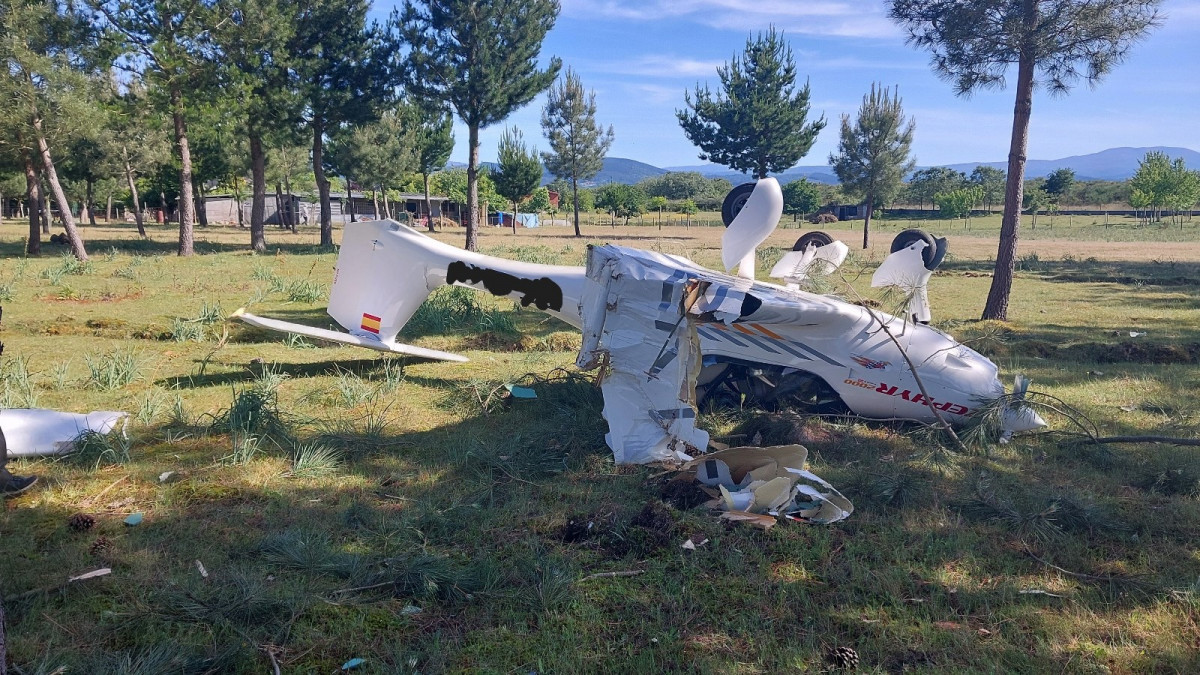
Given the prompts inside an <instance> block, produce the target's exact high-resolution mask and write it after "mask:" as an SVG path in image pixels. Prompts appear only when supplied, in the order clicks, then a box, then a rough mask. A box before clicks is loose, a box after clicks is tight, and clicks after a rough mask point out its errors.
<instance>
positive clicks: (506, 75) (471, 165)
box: [392, 0, 562, 251]
mask: <svg viewBox="0 0 1200 675" xmlns="http://www.w3.org/2000/svg"><path fill="white" fill-rule="evenodd" d="M558 10H559V5H558V2H557V1H556V0H511V1H510V2H503V3H501V2H493V1H490V0H408V1H407V2H405V3H404V8H403V10H402V11H400V12H398V13H396V14H394V15H393V22H392V23H393V25H394V26H395V27H396V30H397V34H398V36H399V38H400V40H401V42H402V43H403V44H404V45H406V46H407V47H408V49H409V52H408V66H409V67H408V68H407V69H406V71H405V80H404V84H405V88H406V89H407V91H408V92H409V93H411V94H413V95H415V96H418V97H420V98H423V99H427V100H434V101H445V102H446V103H447V104H449V105H450V107H451V108H453V109H454V111H455V112H456V113H457V114H458V117H459V119H461V120H462V121H463V123H464V124H466V125H467V134H468V138H467V148H468V159H467V210H468V216H467V241H466V248H467V250H469V251H474V250H476V248H478V233H477V227H478V223H477V218H478V210H479V189H478V182H477V181H478V175H479V130H480V129H483V128H486V127H489V126H491V125H493V124H496V123H497V122H500V121H502V120H504V118H506V117H508V115H509V114H510V113H512V112H513V111H514V110H516V109H517V108H520V107H521V106H523V105H525V104H526V103H529V102H530V101H531V100H533V97H534V96H537V95H538V94H539V93H541V92H542V91H544V90H545V89H546V88H547V87H549V86H550V84H551V83H552V82H554V78H555V77H557V76H558V71H559V69H560V68H561V67H562V62H561V61H560V60H559V59H558V58H557V57H555V58H552V59H550V63H549V65H548V67H547V68H545V69H544V70H543V69H541V68H539V67H538V57H539V55H540V53H541V49H542V40H543V39H544V38H545V37H546V33H547V32H549V31H550V29H551V28H552V27H554V22H555V20H556V19H557V18H558Z"/></svg>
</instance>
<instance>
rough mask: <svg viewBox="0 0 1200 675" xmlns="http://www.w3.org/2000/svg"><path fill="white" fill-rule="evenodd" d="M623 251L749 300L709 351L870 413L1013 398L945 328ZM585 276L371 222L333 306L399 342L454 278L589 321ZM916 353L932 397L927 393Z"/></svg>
mask: <svg viewBox="0 0 1200 675" xmlns="http://www.w3.org/2000/svg"><path fill="white" fill-rule="evenodd" d="M616 248H619V249H620V250H621V251H622V252H623V253H624V254H627V255H630V256H635V257H638V258H639V259H643V260H645V261H647V262H648V263H650V264H653V265H656V266H658V267H659V268H661V269H664V270H668V271H669V273H670V275H671V276H677V277H679V278H694V279H698V280H701V281H707V282H709V284H710V285H711V288H713V289H714V292H716V293H720V292H721V289H728V290H729V291H730V292H736V293H739V294H742V295H744V296H746V297H747V298H748V299H747V300H745V301H744V302H743V303H742V305H741V307H742V313H741V314H740V316H737V317H736V318H730V317H725V319H726V320H725V321H721V320H716V319H713V318H711V317H708V318H706V317H704V316H700V317H698V323H697V332H698V334H699V336H700V340H701V351H702V353H703V354H704V356H705V357H710V356H712V357H717V358H721V359H728V360H734V361H738V362H742V363H757V364H763V365H771V366H779V367H782V368H785V369H796V370H802V371H806V372H809V373H812V374H814V375H817V376H819V377H821V378H822V379H823V380H824V381H825V382H826V383H827V384H828V385H829V386H830V387H831V388H833V389H834V390H835V391H836V392H837V393H838V394H839V395H840V396H841V398H842V400H843V401H844V402H845V404H846V405H847V406H848V407H849V408H850V409H851V410H852V411H854V412H855V413H857V414H859V415H862V416H864V417H870V418H875V419H911V420H919V421H925V422H931V421H934V419H935V414H934V412H933V411H932V410H931V407H933V408H936V409H937V410H938V411H939V412H940V413H941V414H942V415H943V416H944V417H946V418H947V419H948V420H950V421H954V422H960V421H962V420H963V419H964V418H965V417H966V416H967V415H968V414H970V412H971V411H973V410H974V409H975V408H976V407H978V406H979V405H981V404H983V403H986V402H989V401H993V400H995V399H996V398H998V397H999V396H1002V395H1003V394H1004V387H1003V385H1001V383H1000V381H999V379H998V378H997V368H996V366H995V364H993V363H992V362H991V361H990V360H988V359H987V358H985V357H983V356H982V355H980V354H978V353H977V352H975V351H974V350H972V349H970V348H968V347H966V346H964V345H962V344H959V343H958V342H956V341H955V340H954V339H953V338H951V337H950V336H948V335H946V334H945V333H943V332H941V331H939V330H937V329H935V328H931V327H929V326H926V325H921V324H914V323H911V322H907V323H906V322H904V321H903V320H901V319H899V318H896V317H893V316H891V315H888V314H883V313H881V312H878V311H872V310H868V309H866V308H864V307H861V306H858V305H854V304H851V303H848V302H846V301H844V300H841V299H839V298H836V297H833V296H827V295H817V294H813V293H807V292H804V291H800V290H794V289H789V288H784V287H782V286H778V285H775V284H769V283H763V282H756V281H751V280H748V279H743V278H738V277H734V276H730V275H727V274H722V273H720V272H715V271H712V270H709V269H706V268H704V267H701V266H699V265H697V264H695V263H693V262H691V261H689V260H687V259H685V258H681V257H677V256H670V255H664V254H660V253H654V252H650V251H644V250H640V249H623V248H620V247H616ZM584 281H585V274H584V268H582V267H568V266H558V265H539V264H534V263H525V262H519V261H512V260H506V259H503V258H496V257H493V256H487V255H482V254H479V253H473V252H469V251H464V250H462V249H458V248H455V247H453V246H449V245H447V244H443V243H441V242H439V241H437V240H435V239H432V238H430V237H427V236H425V235H423V234H421V233H419V232H417V231H415V230H413V229H411V228H408V227H405V226H403V225H400V224H398V223H394V222H389V221H372V222H364V223H357V224H354V225H350V226H348V227H347V229H346V234H345V237H344V239H343V244H342V251H341V254H340V256H339V259H338V265H337V273H336V275H335V281H334V288H333V291H332V292H331V294H330V306H329V313H330V315H331V316H332V317H333V318H334V319H335V320H337V321H338V323H340V324H341V325H342V326H343V327H345V328H346V329H347V330H349V331H350V332H351V333H353V334H357V335H364V334H365V333H364V329H366V330H368V331H369V333H370V335H371V336H372V337H375V338H378V339H380V340H382V341H384V342H389V341H391V342H394V340H395V337H396V334H397V333H398V332H399V330H400V328H401V327H403V325H404V323H405V322H407V321H408V319H409V318H410V317H411V316H412V313H413V312H415V311H416V308H417V307H418V306H419V305H420V304H421V303H422V302H423V301H424V299H425V297H426V296H427V295H428V294H429V293H430V292H432V291H433V290H436V288H438V287H440V286H443V285H447V284H452V285H458V286H465V287H469V288H474V289H477V290H480V291H485V292H489V293H491V294H493V295H497V296H504V297H509V298H512V299H513V300H515V301H517V302H520V303H522V304H523V305H526V306H533V307H537V308H539V309H542V310H544V311H547V312H549V313H550V314H553V315H554V316H557V317H559V318H561V319H562V320H563V321H566V322H567V323H569V324H571V325H573V326H575V327H577V328H579V327H582V325H583V320H582V318H581V316H580V311H581V310H580V306H581V303H582V301H583V298H582V295H583V289H584ZM364 317H370V319H366V318H364ZM880 321H883V322H886V323H887V326H888V330H889V331H890V332H891V333H892V335H894V336H895V338H896V339H895V341H893V339H892V337H890V336H889V335H888V331H884V330H882V327H881V325H880ZM897 342H898V343H899V345H897ZM902 349H903V352H902V351H901V350H902ZM905 353H907V355H908V359H909V360H911V361H912V364H913V365H914V366H915V367H916V369H917V372H918V373H919V374H920V380H921V383H922V384H923V385H924V387H925V389H926V391H927V393H928V396H929V397H930V398H931V399H932V401H927V400H926V397H925V395H923V394H922V393H921V387H920V386H919V385H918V383H917V378H915V377H914V376H913V372H912V369H911V368H910V367H909V365H908V363H906V360H905Z"/></svg>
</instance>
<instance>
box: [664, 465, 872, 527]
mask: <svg viewBox="0 0 1200 675" xmlns="http://www.w3.org/2000/svg"><path fill="white" fill-rule="evenodd" d="M807 459H808V450H807V449H805V447H804V446H802V445H778V446H772V447H767V448H752V447H742V448H728V449H726V450H720V451H718V452H714V453H711V454H708V455H705V456H704V457H699V458H697V459H695V460H692V461H691V462H689V463H688V464H687V465H685V467H684V468H686V469H691V468H694V469H695V470H696V480H698V481H699V482H700V483H701V484H703V485H706V486H709V487H715V488H717V489H718V490H720V493H721V499H720V500H719V501H718V502H717V503H718V505H719V507H720V508H721V509H722V510H724V511H727V512H730V513H752V514H766V515H771V516H776V515H785V516H788V517H789V518H792V519H793V520H805V521H808V522H812V523H819V524H828V523H834V522H837V521H839V520H843V519H845V518H847V517H849V516H850V514H851V513H854V505H853V504H851V503H850V500H849V499H846V498H845V497H844V496H842V493H840V492H838V491H837V489H836V488H834V487H833V486H832V485H830V484H829V483H828V482H826V481H825V480H824V479H822V478H821V477H820V476H817V475H816V474H814V473H812V472H810V471H808V470H806V469H805V468H804V464H805V462H806V461H807Z"/></svg>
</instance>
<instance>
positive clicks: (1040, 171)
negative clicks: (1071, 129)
mask: <svg viewBox="0 0 1200 675" xmlns="http://www.w3.org/2000/svg"><path fill="white" fill-rule="evenodd" d="M1152 151H1157V152H1165V153H1167V156H1168V157H1170V158H1172V159H1174V158H1176V157H1182V158H1183V161H1184V163H1186V164H1187V165H1188V166H1189V167H1192V168H1200V152H1196V151H1195V150H1188V149H1187V148H1167V147H1162V146H1156V147H1153V148H1109V149H1108V150H1101V151H1100V152H1093V153H1092V154H1090V155H1074V156H1072V157H1063V158H1062V159H1031V160H1029V161H1028V162H1026V163H1025V175H1026V176H1028V177H1029V178H1042V177H1044V176H1048V175H1050V173H1052V172H1054V171H1056V170H1058V169H1062V168H1068V169H1072V170H1074V171H1075V179H1076V180H1127V179H1129V178H1132V177H1133V174H1135V173H1137V170H1138V162H1139V161H1140V160H1141V159H1142V158H1143V157H1145V156H1146V153H1147V152H1152ZM980 164H986V165H987V166H994V167H996V168H998V169H1005V168H1007V167H1008V162H975V163H969V164H950V165H949V166H950V168H951V169H956V170H958V171H962V172H965V173H971V171H973V170H974V169H975V167H976V166H978V165H980Z"/></svg>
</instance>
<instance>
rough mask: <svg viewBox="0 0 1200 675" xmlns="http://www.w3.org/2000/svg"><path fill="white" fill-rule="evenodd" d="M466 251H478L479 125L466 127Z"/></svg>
mask: <svg viewBox="0 0 1200 675" xmlns="http://www.w3.org/2000/svg"><path fill="white" fill-rule="evenodd" d="M467 144H468V148H469V154H468V156H467V250H468V251H478V250H479V125H478V124H471V125H469V126H468V127H467Z"/></svg>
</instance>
